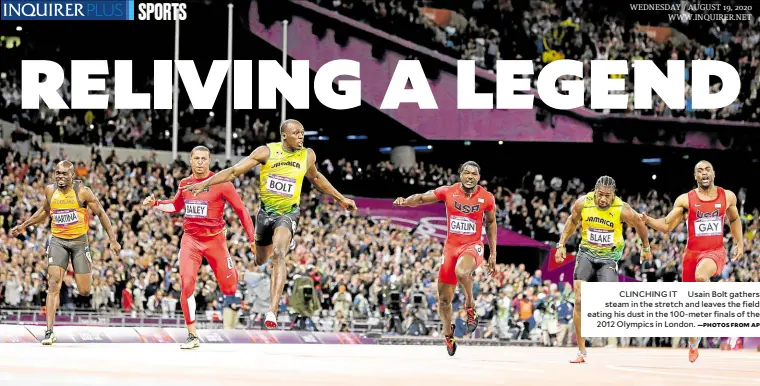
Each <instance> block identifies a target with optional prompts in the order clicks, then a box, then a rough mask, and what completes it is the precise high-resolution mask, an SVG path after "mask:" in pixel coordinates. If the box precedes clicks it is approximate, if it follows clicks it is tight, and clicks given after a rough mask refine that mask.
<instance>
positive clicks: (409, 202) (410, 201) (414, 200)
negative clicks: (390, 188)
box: [393, 190, 441, 207]
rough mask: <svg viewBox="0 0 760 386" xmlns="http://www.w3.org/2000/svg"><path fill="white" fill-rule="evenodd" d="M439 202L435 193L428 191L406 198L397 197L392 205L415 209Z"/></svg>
mask: <svg viewBox="0 0 760 386" xmlns="http://www.w3.org/2000/svg"><path fill="white" fill-rule="evenodd" d="M439 201H441V200H439V199H438V196H437V195H436V194H435V191H434V190H428V191H427V192H425V193H417V194H412V195H411V196H409V197H407V198H403V197H399V198H397V199H396V200H395V201H393V205H394V206H409V207H415V206H420V205H428V204H434V203H436V202H439Z"/></svg>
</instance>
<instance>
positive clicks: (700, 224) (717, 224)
mask: <svg viewBox="0 0 760 386" xmlns="http://www.w3.org/2000/svg"><path fill="white" fill-rule="evenodd" d="M694 236H697V237H700V236H723V217H703V218H701V219H698V220H696V221H694Z"/></svg>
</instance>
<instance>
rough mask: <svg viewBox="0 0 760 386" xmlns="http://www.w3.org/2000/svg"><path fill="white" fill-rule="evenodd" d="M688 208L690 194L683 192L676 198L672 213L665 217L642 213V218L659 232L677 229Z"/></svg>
mask: <svg viewBox="0 0 760 386" xmlns="http://www.w3.org/2000/svg"><path fill="white" fill-rule="evenodd" d="M688 208H689V196H688V195H686V194H682V195H680V196H678V198H676V202H675V204H674V205H673V210H671V211H670V213H668V215H667V216H665V217H664V218H651V217H649V216H647V215H646V214H641V215H640V216H641V217H642V220H644V223H645V224H646V225H649V226H650V227H652V229H654V230H656V231H658V232H663V233H667V232H671V231H673V229H676V227H677V226H678V224H679V223H680V222H681V219H683V214H684V213H685V210H688Z"/></svg>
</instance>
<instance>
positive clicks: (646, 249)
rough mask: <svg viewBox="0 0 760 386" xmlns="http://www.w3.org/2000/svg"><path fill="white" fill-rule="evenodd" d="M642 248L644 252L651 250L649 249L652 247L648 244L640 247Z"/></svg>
mask: <svg viewBox="0 0 760 386" xmlns="http://www.w3.org/2000/svg"><path fill="white" fill-rule="evenodd" d="M642 250H643V251H644V252H649V251H651V250H652V247H651V246H649V247H646V248H645V247H642Z"/></svg>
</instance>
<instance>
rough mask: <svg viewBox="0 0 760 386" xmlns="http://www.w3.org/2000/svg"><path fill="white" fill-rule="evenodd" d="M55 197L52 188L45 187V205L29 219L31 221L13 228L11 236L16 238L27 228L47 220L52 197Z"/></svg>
mask: <svg viewBox="0 0 760 386" xmlns="http://www.w3.org/2000/svg"><path fill="white" fill-rule="evenodd" d="M52 195H53V188H51V187H50V186H46V187H45V203H44V204H43V205H42V206H41V207H40V208H39V209H37V211H36V212H34V214H33V215H32V217H30V218H29V220H26V221H24V222H23V223H21V224H19V225H17V226H15V227H13V228H12V229H11V236H13V237H16V236H18V235H20V234H22V233H24V231H25V230H26V228H28V227H30V226H33V225H37V224H39V223H41V222H43V221H45V219H47V218H48V216H49V215H50V197H51V196H52Z"/></svg>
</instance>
